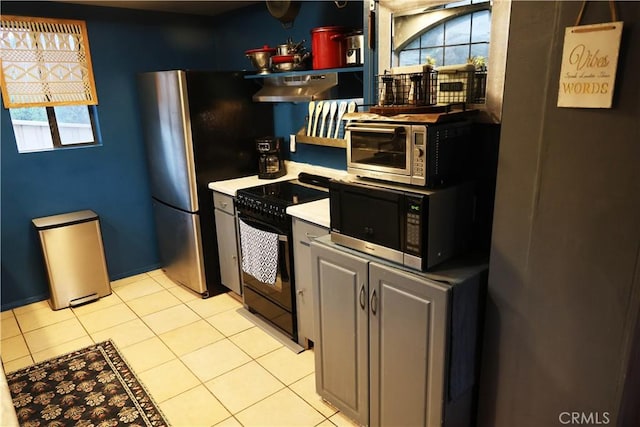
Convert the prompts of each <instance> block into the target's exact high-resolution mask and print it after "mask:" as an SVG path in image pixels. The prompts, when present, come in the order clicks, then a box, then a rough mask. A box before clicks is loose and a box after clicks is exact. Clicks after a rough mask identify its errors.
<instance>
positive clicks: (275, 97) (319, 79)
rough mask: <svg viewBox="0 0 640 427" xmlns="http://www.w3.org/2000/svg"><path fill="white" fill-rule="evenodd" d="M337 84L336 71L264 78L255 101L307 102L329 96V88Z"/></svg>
mask: <svg viewBox="0 0 640 427" xmlns="http://www.w3.org/2000/svg"><path fill="white" fill-rule="evenodd" d="M337 85H338V73H326V74H304V73H301V74H296V75H288V76H274V77H268V78H265V79H264V86H263V87H262V89H260V90H259V91H258V92H257V93H256V94H255V95H253V100H254V101H256V102H307V101H315V100H318V99H327V98H329V94H330V90H331V88H333V87H335V86H337Z"/></svg>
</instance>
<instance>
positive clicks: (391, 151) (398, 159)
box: [346, 123, 412, 183]
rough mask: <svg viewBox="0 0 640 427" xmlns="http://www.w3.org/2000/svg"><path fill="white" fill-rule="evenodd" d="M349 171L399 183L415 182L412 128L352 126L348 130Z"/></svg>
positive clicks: (353, 124) (395, 125)
mask: <svg viewBox="0 0 640 427" xmlns="http://www.w3.org/2000/svg"><path fill="white" fill-rule="evenodd" d="M346 138H347V171H348V172H350V173H353V174H356V175H359V176H365V177H369V178H377V179H386V180H393V181H399V182H407V183H408V182H410V180H411V164H412V162H411V155H412V153H411V150H412V146H411V126H410V125H402V124H394V123H352V124H350V125H348V126H347V131H346Z"/></svg>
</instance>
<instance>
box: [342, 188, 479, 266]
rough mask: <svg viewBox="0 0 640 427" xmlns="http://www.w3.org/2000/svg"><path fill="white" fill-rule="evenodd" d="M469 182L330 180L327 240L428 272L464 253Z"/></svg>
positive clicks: (468, 219) (469, 216)
mask: <svg viewBox="0 0 640 427" xmlns="http://www.w3.org/2000/svg"><path fill="white" fill-rule="evenodd" d="M474 187H475V185H474V184H473V182H466V183H461V184H459V185H454V186H449V187H446V188H441V189H437V190H420V191H413V189H412V190H411V191H406V190H405V189H403V188H401V187H398V186H396V187H395V188H394V187H390V186H384V187H383V186H380V185H376V184H371V183H363V182H354V181H340V180H332V181H331V182H330V184H329V199H330V213H331V240H332V241H333V242H334V243H337V244H339V245H342V246H346V247H349V248H352V249H355V250H358V251H361V252H364V253H368V254H371V255H374V256H378V257H380V258H383V259H386V260H389V261H392V262H396V263H398V264H402V265H404V266H407V267H410V268H413V269H416V270H421V271H427V270H428V269H430V268H432V267H434V266H436V265H438V264H440V263H442V262H444V261H447V260H449V259H451V258H452V257H454V256H456V255H458V254H461V253H463V252H465V251H466V250H467V249H468V248H469V247H470V245H471V233H472V225H473V220H474V218H473V217H474V203H475V200H474V194H475V191H474Z"/></svg>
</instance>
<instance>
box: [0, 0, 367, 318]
mask: <svg viewBox="0 0 640 427" xmlns="http://www.w3.org/2000/svg"><path fill="white" fill-rule="evenodd" d="M2 13H3V14H15V15H26V16H40V17H54V18H66V19H82V20H85V21H86V22H87V28H88V33H89V41H90V48H91V56H92V60H93V67H94V74H95V79H96V86H97V91H98V99H99V105H98V107H97V111H98V118H99V122H100V126H101V134H102V145H101V146H98V147H90V148H80V149H78V148H76V149H66V150H58V151H49V152H40V153H23V154H19V153H18V152H17V149H16V145H15V137H14V134H13V129H12V127H11V121H10V118H9V114H8V112H7V110H6V109H4V108H3V111H2V114H0V119H1V152H0V154H1V180H0V181H1V197H2V199H1V208H2V212H1V213H2V218H1V221H2V222H1V231H2V233H1V239H2V245H1V253H0V256H1V262H2V278H1V280H2V281H1V286H2V287H1V303H2V310H6V309H9V308H12V307H15V306H19V305H23V304H25V303H28V302H32V301H37V300H42V299H45V298H47V297H48V289H47V281H46V276H45V272H44V268H43V260H42V256H41V253H40V247H39V241H38V237H37V233H36V231H35V229H34V228H33V226H32V225H31V220H32V219H33V218H37V217H40V216H47V215H53V214H58V213H63V212H72V211H75V210H81V209H92V210H94V211H95V212H96V213H98V215H100V221H101V226H102V236H103V240H104V244H105V252H106V258H107V264H108V267H109V274H110V276H111V279H118V278H122V277H126V276H129V275H132V274H136V273H140V272H144V271H148V270H150V269H154V268H157V267H158V266H159V260H158V255H157V250H156V240H155V231H154V225H153V218H152V212H151V203H150V194H149V187H148V180H147V170H146V164H145V158H144V146H143V142H142V130H141V128H140V125H139V115H138V99H137V90H136V83H135V76H136V74H137V73H139V72H143V71H152V70H162V69H175V68H190V69H221V70H235V69H249V68H250V63H249V61H248V59H247V58H246V57H245V56H244V51H245V50H247V49H251V48H255V47H259V46H262V45H263V44H269V45H272V46H273V45H276V44H279V43H283V42H285V41H286V39H287V38H288V37H291V38H293V39H294V40H301V39H305V40H307V46H308V47H309V48H310V33H309V30H310V29H311V28H314V27H317V26H324V25H349V26H353V27H358V26H361V23H362V3H361V2H349V3H348V6H347V8H345V9H338V8H336V6H335V4H334V3H333V2H304V4H303V5H302V7H301V10H300V15H299V17H298V19H296V21H295V24H294V27H293V28H292V29H288V30H286V29H284V28H283V27H282V25H281V24H280V23H279V22H278V21H277V20H275V19H274V18H272V17H271V16H270V15H269V14H268V11H267V9H266V6H265V5H264V4H263V3H259V4H256V5H253V6H249V7H248V8H244V9H241V10H239V11H234V12H232V13H229V14H226V15H225V16H224V17H218V18H203V17H194V16H186V15H175V14H164V13H151V12H137V11H132V10H127V9H111V8H101V7H94V6H80V5H72V4H59V3H51V2H9V1H3V2H2ZM305 108H306V107H304V106H303V105H302V104H299V105H294V104H289V105H288V106H282V107H280V106H278V107H277V108H276V113H277V114H276V130H277V132H278V133H279V134H280V133H281V134H282V136H288V135H289V134H290V133H295V131H297V129H299V128H300V127H301V126H302V125H303V124H304V116H305V112H304V109H305ZM279 115H282V118H280V117H279ZM290 127H291V128H290ZM318 150H319V151H320V153H317V152H316V151H318ZM304 151H306V150H305V149H301V150H300V151H299V152H298V153H295V154H294V156H295V157H294V156H292V158H294V159H295V160H296V161H301V162H308V163H318V164H324V165H330V166H333V167H338V168H341V167H342V168H344V165H343V163H344V161H343V159H344V150H339V149H338V150H336V149H331V148H326V149H324V148H323V147H313V148H312V149H311V150H308V151H310V152H309V153H305V152H304ZM341 162H342V163H341Z"/></svg>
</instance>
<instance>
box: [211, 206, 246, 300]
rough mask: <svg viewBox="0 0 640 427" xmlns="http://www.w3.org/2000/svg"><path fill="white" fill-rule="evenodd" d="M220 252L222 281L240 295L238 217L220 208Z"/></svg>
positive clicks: (218, 215) (217, 222)
mask: <svg viewBox="0 0 640 427" xmlns="http://www.w3.org/2000/svg"><path fill="white" fill-rule="evenodd" d="M215 216H216V234H217V239H218V254H219V258H220V281H221V282H222V284H223V285H224V286H226V287H227V288H229V289H231V290H232V291H233V292H235V293H237V294H238V295H240V294H242V288H241V286H240V265H239V263H238V240H237V237H236V218H235V216H233V215H230V214H228V213H226V212H223V211H221V210H220V209H216V210H215Z"/></svg>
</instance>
